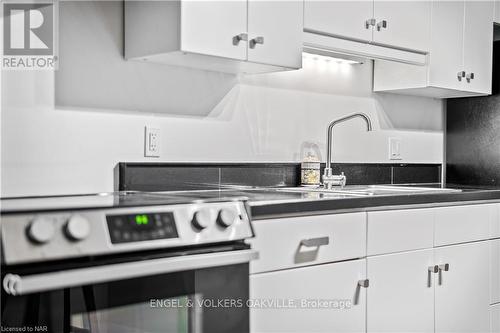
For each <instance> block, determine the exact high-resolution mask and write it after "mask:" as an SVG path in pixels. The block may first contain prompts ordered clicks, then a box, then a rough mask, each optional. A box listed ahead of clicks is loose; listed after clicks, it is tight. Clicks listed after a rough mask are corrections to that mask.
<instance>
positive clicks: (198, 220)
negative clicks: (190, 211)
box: [191, 209, 213, 230]
mask: <svg viewBox="0 0 500 333" xmlns="http://www.w3.org/2000/svg"><path fill="white" fill-rule="evenodd" d="M212 222H213V221H212V214H211V212H210V210H208V209H203V210H199V211H197V212H196V213H194V215H193V220H192V221H191V223H192V224H193V226H194V227H195V228H196V229H198V230H203V229H205V228H207V227H209V226H211V225H212Z"/></svg>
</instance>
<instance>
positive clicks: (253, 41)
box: [248, 36, 264, 49]
mask: <svg viewBox="0 0 500 333" xmlns="http://www.w3.org/2000/svg"><path fill="white" fill-rule="evenodd" d="M248 44H249V46H250V48H251V49H254V48H255V45H257V44H264V37H261V36H259V37H255V38H252V39H250V42H249V43H248Z"/></svg>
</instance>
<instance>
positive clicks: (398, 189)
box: [276, 185, 461, 196]
mask: <svg viewBox="0 0 500 333" xmlns="http://www.w3.org/2000/svg"><path fill="white" fill-rule="evenodd" d="M276 190H277V191H284V192H321V193H338V194H344V195H353V196H372V195H377V196H378V195H410V194H438V193H453V192H461V190H457V189H449V188H432V187H413V186H395V185H351V186H346V187H343V188H340V187H339V188H332V189H326V188H323V187H284V188H283V187H282V188H276Z"/></svg>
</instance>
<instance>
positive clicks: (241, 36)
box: [233, 33, 248, 46]
mask: <svg viewBox="0 0 500 333" xmlns="http://www.w3.org/2000/svg"><path fill="white" fill-rule="evenodd" d="M242 40H244V41H246V40H248V34H246V33H241V34H239V35H236V36H234V37H233V45H235V46H236V45H238V44H239V43H240V42H241V41H242Z"/></svg>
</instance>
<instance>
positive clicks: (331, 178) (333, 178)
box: [323, 113, 372, 189]
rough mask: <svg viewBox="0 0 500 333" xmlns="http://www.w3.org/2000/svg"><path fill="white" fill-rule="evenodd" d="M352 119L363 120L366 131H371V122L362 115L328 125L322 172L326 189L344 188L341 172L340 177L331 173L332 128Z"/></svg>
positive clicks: (349, 116)
mask: <svg viewBox="0 0 500 333" xmlns="http://www.w3.org/2000/svg"><path fill="white" fill-rule="evenodd" d="M353 118H362V119H364V120H365V121H366V126H367V130H368V131H372V122H371V120H370V118H369V117H368V116H367V115H366V114H364V113H353V114H350V115H348V116H345V117H342V118H339V119H336V120H334V121H332V122H331V123H330V125H329V126H328V130H327V133H326V145H327V150H326V167H325V171H324V172H323V186H324V187H325V188H327V189H331V188H332V186H334V185H335V186H340V187H344V186H345V184H346V181H347V178H346V176H345V175H344V173H343V172H342V173H341V174H340V175H334V174H333V172H332V148H333V127H335V125H337V124H340V123H343V122H344V121H347V120H350V119H353Z"/></svg>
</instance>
